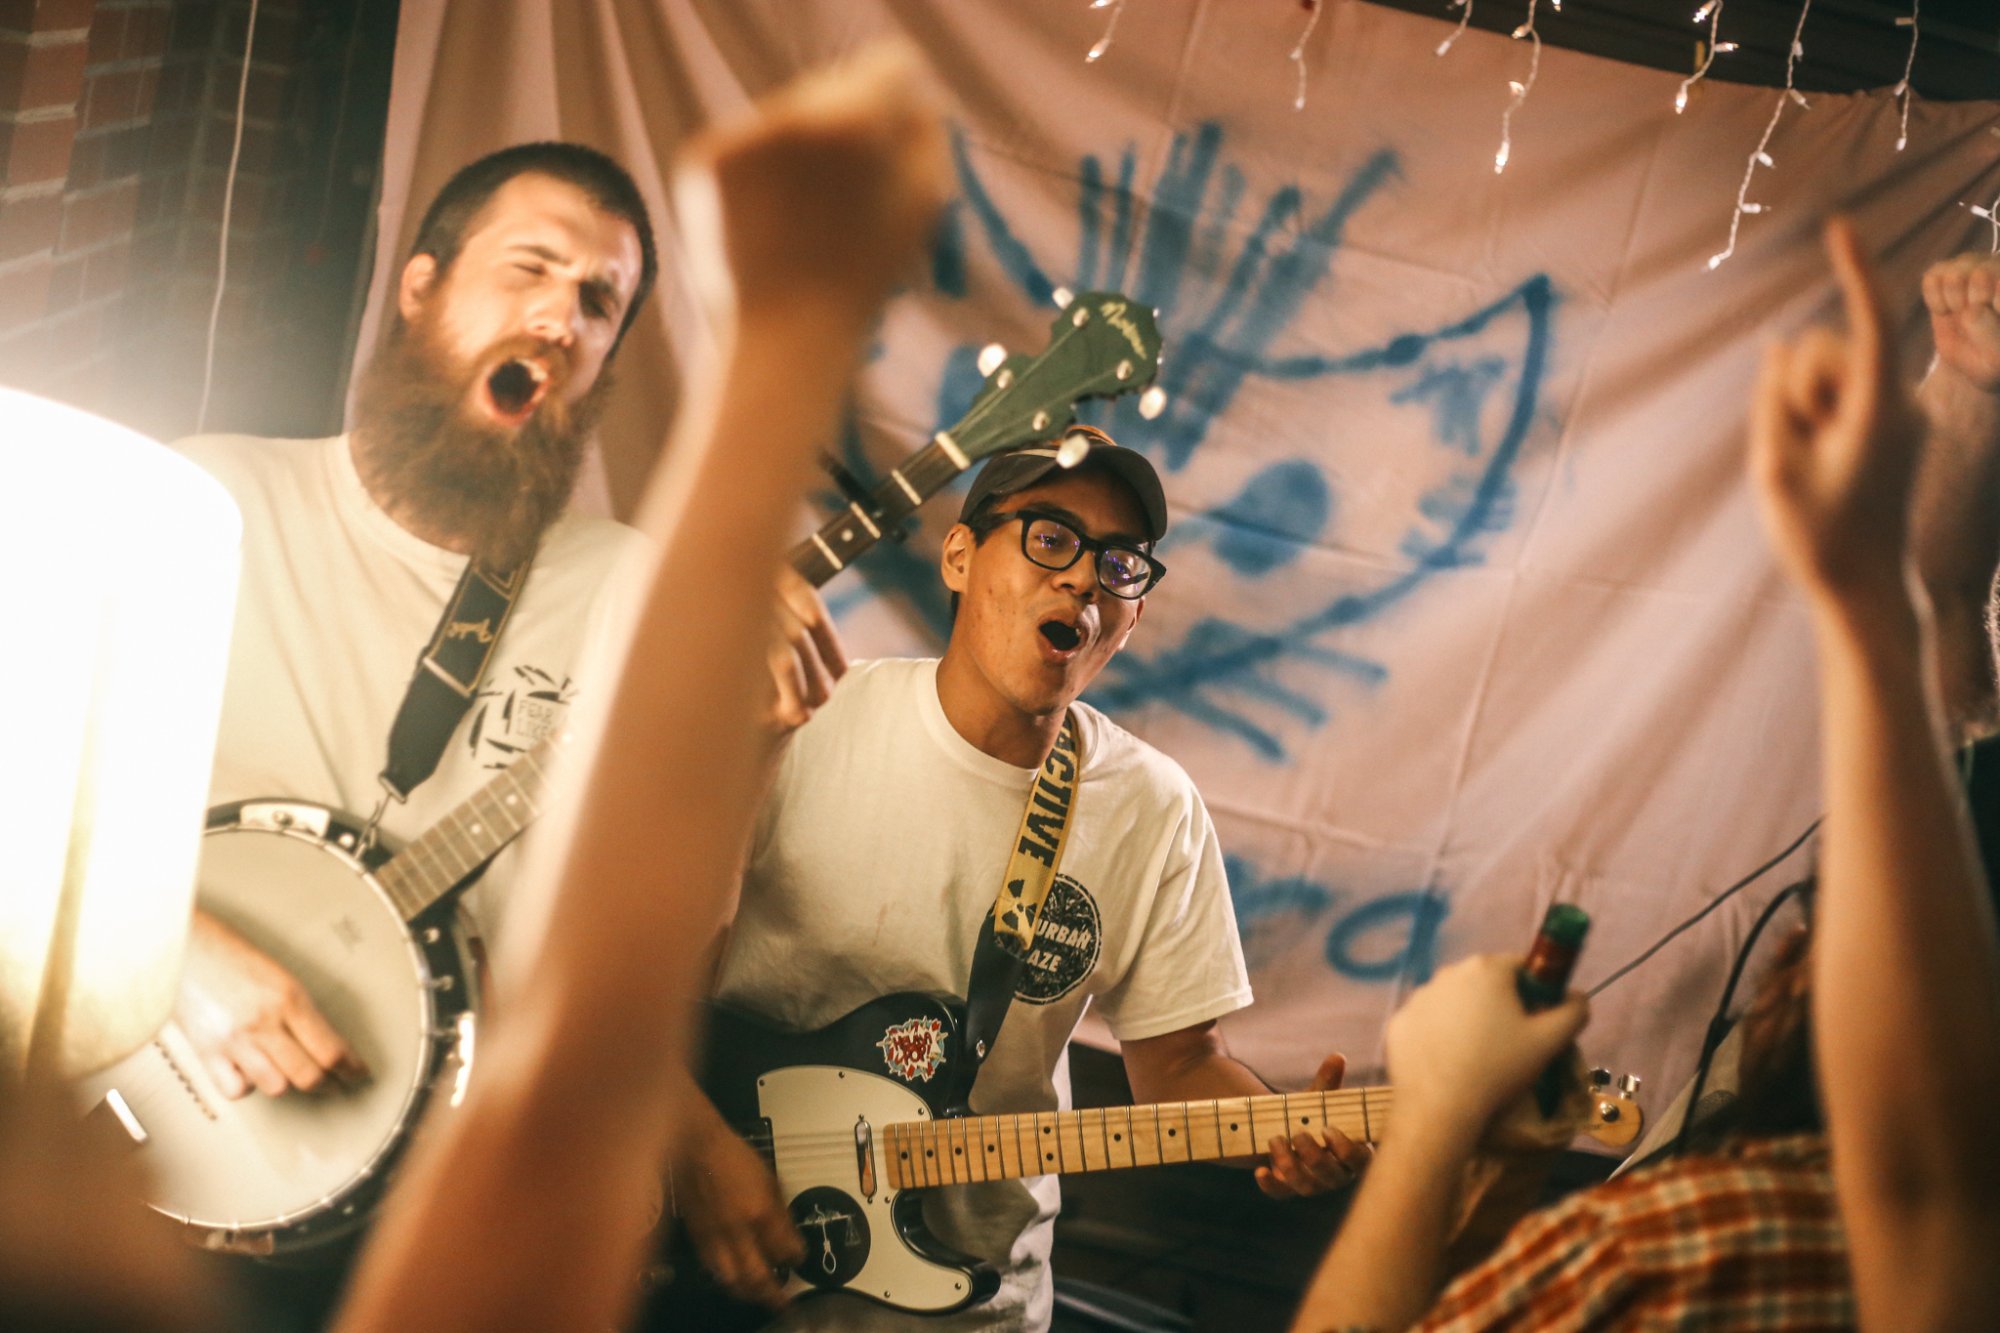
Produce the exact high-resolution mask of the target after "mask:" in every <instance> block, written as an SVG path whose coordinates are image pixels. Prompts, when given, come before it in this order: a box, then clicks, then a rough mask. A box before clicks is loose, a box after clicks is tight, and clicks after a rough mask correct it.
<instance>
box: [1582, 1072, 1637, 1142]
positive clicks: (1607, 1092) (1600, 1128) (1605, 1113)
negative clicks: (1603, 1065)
mask: <svg viewBox="0 0 2000 1333" xmlns="http://www.w3.org/2000/svg"><path fill="white" fill-rule="evenodd" d="M1638 1095H1639V1078H1638V1076H1637V1075H1636V1074H1626V1075H1623V1076H1622V1077H1620V1078H1618V1079H1617V1080H1615V1081H1614V1080H1613V1079H1612V1077H1611V1071H1610V1070H1608V1069H1593V1070H1591V1071H1590V1109H1589V1111H1588V1113H1587V1114H1588V1120H1587V1122H1586V1123H1585V1125H1584V1127H1583V1132H1584V1133H1586V1134H1588V1135H1590V1137H1592V1138H1593V1139H1596V1140H1597V1141H1598V1142H1599V1143H1602V1144H1604V1145H1605V1146H1606V1147H1611V1148H1627V1147H1630V1146H1631V1145H1632V1143H1633V1142H1634V1141H1635V1140H1636V1139H1637V1138H1638V1137H1639V1131H1640V1130H1641V1129H1642V1128H1644V1126H1645V1123H1646V1113H1645V1112H1644V1111H1642V1110H1640V1109H1639V1103H1638V1101H1637V1100H1636V1099H1637V1098H1638Z"/></svg>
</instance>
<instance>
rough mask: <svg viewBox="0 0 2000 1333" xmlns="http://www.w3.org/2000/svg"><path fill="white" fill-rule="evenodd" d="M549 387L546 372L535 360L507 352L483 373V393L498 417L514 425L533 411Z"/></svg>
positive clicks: (525, 418) (538, 405)
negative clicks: (499, 360) (484, 379)
mask: <svg viewBox="0 0 2000 1333" xmlns="http://www.w3.org/2000/svg"><path fill="white" fill-rule="evenodd" d="M548 390H549V372H548V369H547V367H545V366H543V365H542V364H541V363H540V362H538V361H530V360H527V359H525V358H522V357H518V356H510V357H508V358H507V359H506V360H505V361H502V362H501V363H500V364H499V365H498V366H496V367H495V368H494V370H493V373H492V374H490V375H488V376H487V377H486V396H487V398H488V399H489V400H490V401H491V402H492V404H493V410H494V412H495V414H496V415H498V416H499V417H500V418H501V420H503V421H505V422H507V423H508V424H509V425H513V426H518V425H520V424H521V423H522V422H524V421H526V420H527V419H528V418H529V417H530V416H533V415H534V412H535V409H536V408H537V407H540V406H541V404H542V399H543V398H544V397H546V396H547V394H548Z"/></svg>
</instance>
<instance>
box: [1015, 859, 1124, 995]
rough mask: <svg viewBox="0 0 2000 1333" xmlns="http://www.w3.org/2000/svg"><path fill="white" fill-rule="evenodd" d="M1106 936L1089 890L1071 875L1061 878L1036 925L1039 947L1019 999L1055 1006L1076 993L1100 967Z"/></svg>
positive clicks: (1024, 969)
mask: <svg viewBox="0 0 2000 1333" xmlns="http://www.w3.org/2000/svg"><path fill="white" fill-rule="evenodd" d="M1103 933H1104V932H1103V929H1102V927H1101V923H1100V922H1099V920H1098V916H1097V900H1096V899H1094V898H1092V897H1091V896H1090V890H1088V889H1086V888H1084V887H1083V885H1081V884H1079V883H1077V882H1076V881H1075V880H1073V879H1071V878H1070V877H1069V876H1068V875H1057V876H1056V882H1055V884H1054V885H1052V886H1051V887H1050V889H1049V896H1048V901H1046V902H1044V903H1043V904H1042V915H1041V919H1040V920H1039V921H1037V922H1036V923H1035V946H1034V948H1032V949H1030V950H1029V951H1028V961H1027V963H1026V964H1025V965H1024V966H1023V967H1022V969H1021V981H1020V984H1019V985H1017V986H1016V987H1015V988H1014V997H1015V998H1016V999H1019V1000H1026V1001H1027V1002H1028V1003H1029V1004H1053V1003H1054V1002H1055V1001H1057V1000H1060V999H1061V998H1062V997H1063V996H1065V995H1067V994H1069V993H1070V992H1071V991H1073V990H1075V989H1076V987H1077V983H1078V982H1080V981H1082V980H1083V979H1084V978H1085V977H1087V976H1089V975H1090V974H1091V972H1092V971H1093V970H1094V969H1095V968H1096V967H1097V953H1098V950H1099V948H1100V947H1102V941H1103Z"/></svg>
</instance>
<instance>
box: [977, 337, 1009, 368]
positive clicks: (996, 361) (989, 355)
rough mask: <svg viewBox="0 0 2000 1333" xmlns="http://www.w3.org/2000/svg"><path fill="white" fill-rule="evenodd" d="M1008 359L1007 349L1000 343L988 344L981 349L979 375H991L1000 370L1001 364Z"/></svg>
mask: <svg viewBox="0 0 2000 1333" xmlns="http://www.w3.org/2000/svg"><path fill="white" fill-rule="evenodd" d="M1006 359H1007V349H1006V348H1004V347H1002V346H1001V345H1000V344H999V343H987V344H986V346H984V347H982V348H980V349H979V373H980V374H981V375H991V374H992V373H993V372H994V371H996V370H998V369H1000V363H1001V362H1002V361H1005V360H1006Z"/></svg>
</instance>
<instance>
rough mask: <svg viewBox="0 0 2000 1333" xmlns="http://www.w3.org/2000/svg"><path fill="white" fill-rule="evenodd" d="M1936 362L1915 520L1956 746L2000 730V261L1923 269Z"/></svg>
mask: <svg viewBox="0 0 2000 1333" xmlns="http://www.w3.org/2000/svg"><path fill="white" fill-rule="evenodd" d="M1924 306H1925V308H1926V309H1927V310H1928V312H1929V314H1930V325H1931V340H1932V343H1933V344H1934V346H1935V347H1936V349H1937V355H1936V357H1935V359H1934V360H1933V361H1932V362H1931V367H1930V373H1929V374H1927V375H1925V376H1924V381H1923V383H1922V384H1920V385H1918V386H1917V395H1916V396H1917V406H1918V407H1919V408H1920V409H1921V410H1922V412H1923V415H1924V419H1925V421H1926V423H1927V424H1928V426H1929V439H1928V441H1927V442H1926V444H1925V447H1924V460H1923V464H1922V467H1921V469H1920V470H1919V472H1918V475H1917V490H1916V508H1915V512H1914V515H1913V523H1914V530H1913V536H1914V544H1915V549H1916V557H1917V567H1918V570H1919V572H1920V573H1921V574H1922V576H1923V581H1924V590H1925V592H1926V593H1927V594H1928V595H1929V597H1930V600H1931V613H1932V618H1933V621H1934V623H1935V625H1936V632H1937V663H1938V682H1939V691H1940V694H1941V697H1942V701H1943V705H1944V717H1945V723H1946V726H1947V728H1948V735H1949V737H1950V739H1951V740H1952V741H1953V742H1954V743H1962V742H1964V741H1966V740H1970V739H1975V738H1977V737H1978V736H1981V735H1984V734H1986V733H1987V732H1990V731H1992V730H1993V729H1994V728H1995V727H1996V726H2000V692H1996V689H1995V683H1994V651H1993V637H1992V634H1991V632H1990V631H1989V629H1988V627H1987V614H1988V611H1987V608H1988V605H1989V603H1990V601H1991V594H1992V589H1993V571H1994V569H1995V568H1996V567H2000V504H1995V503H1994V499H1993V497H1994V496H1996V495H2000V256H1996V255H1990V254H1967V255H1958V256H1955V257H1954V258H1951V259H1946V260H1941V261H1939V262H1938V263H1936V264H1933V265H1931V266H1930V268H1929V269H1928V270H1927V271H1926V272H1925V273H1924Z"/></svg>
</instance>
